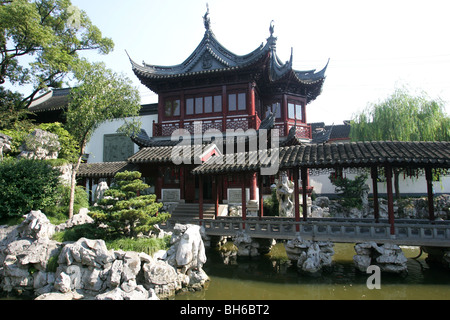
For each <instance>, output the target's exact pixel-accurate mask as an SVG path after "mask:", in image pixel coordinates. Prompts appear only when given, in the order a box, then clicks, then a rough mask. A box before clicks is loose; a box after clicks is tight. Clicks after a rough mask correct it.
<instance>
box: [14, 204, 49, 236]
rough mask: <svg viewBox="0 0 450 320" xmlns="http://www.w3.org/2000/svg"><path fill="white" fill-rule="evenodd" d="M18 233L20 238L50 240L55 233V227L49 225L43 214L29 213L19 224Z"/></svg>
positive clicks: (39, 212)
mask: <svg viewBox="0 0 450 320" xmlns="http://www.w3.org/2000/svg"><path fill="white" fill-rule="evenodd" d="M18 231H19V235H20V236H21V237H22V238H31V239H34V240H39V239H50V238H51V237H52V236H53V234H54V233H55V226H54V225H53V224H51V223H50V220H48V218H47V216H46V215H45V214H43V213H42V212H41V211H40V210H38V211H31V212H30V213H29V214H28V215H26V216H25V220H24V221H23V222H22V223H21V224H20V226H19V228H18Z"/></svg>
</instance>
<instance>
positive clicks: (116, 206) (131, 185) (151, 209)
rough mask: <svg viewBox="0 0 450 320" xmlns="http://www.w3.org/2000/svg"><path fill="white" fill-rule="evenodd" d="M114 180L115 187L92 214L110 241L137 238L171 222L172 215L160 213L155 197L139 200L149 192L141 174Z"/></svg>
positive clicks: (159, 206) (147, 196) (127, 172)
mask: <svg viewBox="0 0 450 320" xmlns="http://www.w3.org/2000/svg"><path fill="white" fill-rule="evenodd" d="M114 179H115V184H113V185H112V187H111V188H110V189H109V190H107V191H105V198H104V199H102V200H101V201H99V203H98V205H99V206H98V207H97V210H94V211H92V212H91V213H90V214H91V216H92V217H93V218H94V220H95V223H96V224H97V225H99V226H100V225H106V226H107V228H108V229H107V230H108V234H109V235H110V237H112V238H117V237H122V236H128V237H136V236H137V235H138V234H139V233H140V232H149V231H150V230H151V229H152V227H153V225H155V224H158V223H161V222H164V221H167V219H168V218H170V214H168V213H160V212H159V209H160V208H161V207H162V203H157V202H156V195H145V196H139V192H140V191H143V190H145V189H147V188H149V186H148V185H147V184H145V183H144V182H143V181H142V180H141V173H140V172H138V171H133V172H129V171H125V172H119V173H117V174H116V175H115V177H114Z"/></svg>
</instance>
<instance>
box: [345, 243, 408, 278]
mask: <svg viewBox="0 0 450 320" xmlns="http://www.w3.org/2000/svg"><path fill="white" fill-rule="evenodd" d="M355 252H356V255H355V256H354V257H353V261H354V263H355V267H356V268H357V269H358V270H360V271H361V272H364V273H365V272H366V271H367V268H368V267H369V266H370V265H377V266H379V267H380V269H381V271H384V272H390V273H403V272H407V270H408V267H407V265H406V262H407V261H408V259H407V258H406V257H405V255H404V254H403V252H402V249H401V248H400V247H399V246H397V245H396V244H391V243H386V244H382V245H378V244H376V243H375V242H367V243H359V244H357V245H355Z"/></svg>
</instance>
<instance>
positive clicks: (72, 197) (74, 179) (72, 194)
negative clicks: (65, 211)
mask: <svg viewBox="0 0 450 320" xmlns="http://www.w3.org/2000/svg"><path fill="white" fill-rule="evenodd" d="M83 150H84V148H83ZM83 153H84V152H80V156H79V157H78V161H77V164H76V165H75V168H73V169H72V181H71V184H70V201H69V219H72V217H73V206H74V203H75V187H76V185H77V172H78V169H80V164H81V160H82V159H83Z"/></svg>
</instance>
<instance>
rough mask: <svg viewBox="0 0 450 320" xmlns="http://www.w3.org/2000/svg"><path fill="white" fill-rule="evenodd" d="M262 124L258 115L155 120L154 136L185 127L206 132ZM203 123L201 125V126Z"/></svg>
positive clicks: (189, 130) (195, 131) (191, 131)
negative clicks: (159, 121) (156, 121)
mask: <svg viewBox="0 0 450 320" xmlns="http://www.w3.org/2000/svg"><path fill="white" fill-rule="evenodd" d="M260 124H261V120H260V119H259V117H258V116H257V115H253V116H237V117H229V118H227V119H226V122H225V123H224V121H223V118H211V119H201V120H200V119H198V120H185V121H179V122H176V121H173V122H172V121H171V122H164V123H155V122H153V136H154V137H167V136H171V135H172V133H173V132H174V131H175V130H177V129H185V130H187V131H188V132H189V133H190V134H194V133H200V132H201V133H202V134H203V133H205V132H206V131H207V130H210V129H216V130H219V131H221V132H224V131H226V130H227V129H233V130H238V129H242V130H244V131H246V130H249V129H255V130H257V129H258V128H259V126H260ZM200 125H201V127H200Z"/></svg>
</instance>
